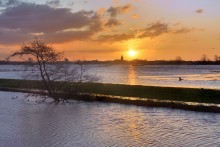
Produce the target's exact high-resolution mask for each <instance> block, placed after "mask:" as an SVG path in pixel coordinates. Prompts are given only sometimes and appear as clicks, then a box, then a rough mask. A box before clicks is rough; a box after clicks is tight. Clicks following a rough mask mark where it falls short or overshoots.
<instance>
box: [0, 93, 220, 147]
mask: <svg viewBox="0 0 220 147" xmlns="http://www.w3.org/2000/svg"><path fill="white" fill-rule="evenodd" d="M15 95H18V96H19V98H17V99H11V97H12V96H15ZM23 97H24V94H21V93H10V92H0V110H1V111H0V134H1V135H0V146H22V147H23V146H24V147H25V146H45V147H47V146H48V147H49V146H67V147H71V146H145V145H152V146H168V145H171V146H218V145H219V144H220V140H219V138H220V114H213V113H199V112H191V111H184V110H172V109H167V108H166V109H163V108H148V107H137V106H128V105H120V104H106V103H100V102H94V103H87V102H72V103H71V104H65V105H54V104H50V103H42V104H34V103H29V102H27V101H25V100H24V98H23ZM12 140H13V141H12Z"/></svg>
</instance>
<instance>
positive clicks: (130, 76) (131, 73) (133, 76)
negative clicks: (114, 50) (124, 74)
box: [128, 65, 138, 85]
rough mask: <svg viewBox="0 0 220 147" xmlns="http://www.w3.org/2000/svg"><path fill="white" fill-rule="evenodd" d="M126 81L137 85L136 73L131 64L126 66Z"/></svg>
mask: <svg viewBox="0 0 220 147" xmlns="http://www.w3.org/2000/svg"><path fill="white" fill-rule="evenodd" d="M128 83H129V84H130V85H137V84H138V83H137V74H136V70H135V67H134V66H132V65H129V67H128Z"/></svg>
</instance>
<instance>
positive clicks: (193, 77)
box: [0, 64, 220, 89]
mask: <svg viewBox="0 0 220 147" xmlns="http://www.w3.org/2000/svg"><path fill="white" fill-rule="evenodd" d="M85 66H86V67H87V68H88V69H89V72H90V73H92V74H96V75H97V76H99V77H101V82H104V83H116V84H118V83H120V84H131V85H151V86H171V87H194V88H211V89H220V72H218V71H219V69H220V65H144V66H133V65H105V64H101V65H100V64H99V65H95V64H94V65H85ZM0 69H1V70H0V78H12V79H20V78H21V75H22V74H23V73H24V71H22V66H14V65H0ZM179 77H181V78H182V79H183V80H182V81H179Z"/></svg>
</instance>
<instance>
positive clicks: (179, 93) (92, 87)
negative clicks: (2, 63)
mask: <svg viewBox="0 0 220 147" xmlns="http://www.w3.org/2000/svg"><path fill="white" fill-rule="evenodd" d="M70 86H71V83H70ZM0 88H1V89H4V88H11V89H26V88H35V89H39V88H41V83H40V82H39V81H27V80H14V79H0ZM78 88H79V92H82V93H89V94H104V95H113V96H125V97H140V98H147V99H158V100H170V101H182V102H197V103H214V104H220V90H212V89H197V88H175V87H156V86H140V85H122V84H104V83H82V84H80V85H78Z"/></svg>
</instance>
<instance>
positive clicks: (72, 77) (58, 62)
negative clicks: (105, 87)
mask: <svg viewBox="0 0 220 147" xmlns="http://www.w3.org/2000/svg"><path fill="white" fill-rule="evenodd" d="M14 56H19V57H23V56H24V57H25V58H27V60H26V61H25V62H24V63H25V68H27V71H29V72H25V73H24V75H23V77H24V79H27V80H39V81H40V82H41V83H40V84H41V86H40V87H38V90H41V93H43V94H45V93H46V96H48V97H51V98H53V99H54V100H55V101H57V102H58V101H60V100H65V99H67V98H68V97H69V96H70V95H74V94H77V92H78V86H77V85H78V84H80V83H81V82H92V81H94V80H97V78H96V77H95V76H93V75H89V74H87V73H86V72H85V69H84V67H83V65H82V64H79V63H78V65H79V66H78V68H76V67H71V65H70V64H69V62H68V60H67V59H65V60H63V53H62V52H57V51H55V49H54V48H52V47H51V46H49V45H47V44H46V43H45V42H43V41H41V40H39V39H37V38H35V39H34V40H33V41H32V42H30V43H28V44H23V45H22V46H21V49H20V50H18V51H16V52H14V53H13V54H12V55H11V56H10V58H11V57H14ZM56 81H59V82H56ZM68 82H74V86H73V85H72V86H71V87H70V86H69V83H68ZM29 88H32V87H31V86H29ZM33 88H34V87H33Z"/></svg>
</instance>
